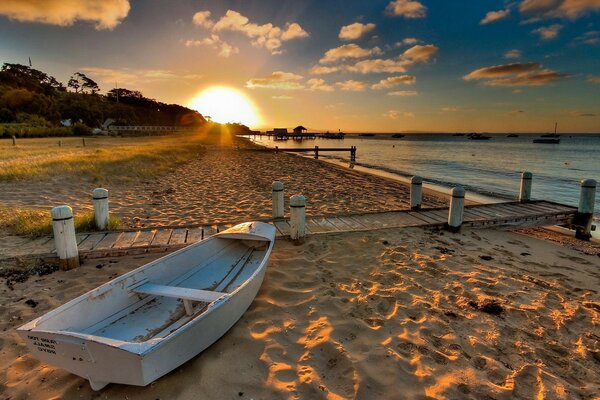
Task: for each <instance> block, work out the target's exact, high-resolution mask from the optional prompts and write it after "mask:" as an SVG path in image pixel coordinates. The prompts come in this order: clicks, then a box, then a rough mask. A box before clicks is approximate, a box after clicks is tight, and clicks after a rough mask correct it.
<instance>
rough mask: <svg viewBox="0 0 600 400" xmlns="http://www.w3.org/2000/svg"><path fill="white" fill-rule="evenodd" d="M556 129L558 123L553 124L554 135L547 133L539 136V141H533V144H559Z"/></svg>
mask: <svg viewBox="0 0 600 400" xmlns="http://www.w3.org/2000/svg"><path fill="white" fill-rule="evenodd" d="M557 127H558V123H557V122H555V123H554V133H547V134H545V135H540V138H539V139H533V143H544V144H559V143H560V135H558V134H556V128H557Z"/></svg>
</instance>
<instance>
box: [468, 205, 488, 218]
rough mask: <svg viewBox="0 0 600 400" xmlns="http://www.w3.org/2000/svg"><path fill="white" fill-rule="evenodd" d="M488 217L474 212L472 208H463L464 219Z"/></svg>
mask: <svg viewBox="0 0 600 400" xmlns="http://www.w3.org/2000/svg"><path fill="white" fill-rule="evenodd" d="M486 219H488V217H484V216H482V215H481V214H479V213H475V212H473V211H472V210H470V209H468V208H465V217H464V220H465V221H483V220H486Z"/></svg>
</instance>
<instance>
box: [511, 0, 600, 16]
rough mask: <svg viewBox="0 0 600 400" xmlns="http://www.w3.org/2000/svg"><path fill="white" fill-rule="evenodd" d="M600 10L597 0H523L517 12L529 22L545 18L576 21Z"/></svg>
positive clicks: (599, 2)
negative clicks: (528, 19)
mask: <svg viewBox="0 0 600 400" xmlns="http://www.w3.org/2000/svg"><path fill="white" fill-rule="evenodd" d="M598 10H600V1H598V0H523V1H522V2H521V4H519V11H520V12H521V14H522V15H523V16H525V17H528V18H530V20H533V21H535V20H540V19H547V18H569V19H577V18H579V17H581V16H583V15H586V14H588V13H590V12H594V11H598Z"/></svg>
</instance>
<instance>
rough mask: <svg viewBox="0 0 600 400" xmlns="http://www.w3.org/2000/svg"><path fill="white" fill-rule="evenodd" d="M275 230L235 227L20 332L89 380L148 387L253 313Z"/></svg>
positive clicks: (50, 358)
mask: <svg viewBox="0 0 600 400" xmlns="http://www.w3.org/2000/svg"><path fill="white" fill-rule="evenodd" d="M274 242H275V228H274V227H273V226H272V225H269V224H266V223H263V222H248V223H244V224H240V225H236V226H234V227H233V228H231V229H228V230H226V231H223V232H221V233H218V234H216V235H214V236H212V237H210V238H208V239H206V240H203V241H201V242H198V243H195V244H193V245H190V246H188V247H185V248H183V249H181V250H179V251H176V252H174V253H172V254H169V255H167V256H165V257H162V258H160V259H158V260H155V261H153V262H151V263H149V264H146V265H144V266H142V267H140V268H137V269H135V270H133V271H131V272H129V273H127V274H125V275H123V276H121V277H119V278H116V279H114V280H112V281H110V282H107V283H106V284H104V285H102V286H100V287H98V288H96V289H94V290H92V291H90V292H88V293H86V294H84V295H82V296H79V297H77V298H76V299H74V300H72V301H70V302H68V303H66V304H64V305H62V306H60V307H58V308H56V309H54V310H52V311H50V312H49V313H47V314H45V315H43V316H41V317H39V318H37V319H35V320H33V321H31V322H29V323H27V324H25V325H23V326H21V327H20V328H18V329H17V331H18V333H19V335H20V336H21V337H22V338H23V339H24V340H25V341H26V342H27V346H28V347H29V349H30V351H31V352H32V353H33V355H34V356H35V357H36V358H38V359H40V360H41V361H43V362H47V363H49V364H52V365H55V366H58V367H60V368H63V369H66V370H67V371H69V372H72V373H73V374H76V375H79V376H81V377H83V378H85V379H87V380H89V382H90V385H91V387H92V389H94V390H100V389H102V388H103V387H104V386H106V385H107V384H108V383H111V382H114V383H124V384H128V385H139V386H145V385H147V384H149V383H151V382H152V381H154V380H156V379H157V378H159V377H161V376H163V375H165V374H166V373H168V372H169V371H171V370H173V369H174V368H176V367H178V366H179V365H181V364H183V363H184V362H186V361H188V360H189V359H191V358H192V357H194V356H196V355H197V354H198V353H200V352H201V351H203V350H204V349H206V348H207V347H209V346H210V345H211V344H213V343H214V342H215V341H216V340H218V339H219V338H220V337H221V336H222V335H223V334H225V332H227V331H228V330H229V328H231V327H232V326H233V325H234V324H235V323H236V322H237V320H238V319H240V317H241V316H242V315H243V314H244V312H245V311H246V309H247V308H248V307H249V306H250V304H251V303H252V301H253V300H254V297H256V294H257V293H258V290H259V289H260V286H261V284H262V281H263V277H264V275H265V270H266V265H267V261H268V259H269V256H270V254H271V250H272V249H273V243H274Z"/></svg>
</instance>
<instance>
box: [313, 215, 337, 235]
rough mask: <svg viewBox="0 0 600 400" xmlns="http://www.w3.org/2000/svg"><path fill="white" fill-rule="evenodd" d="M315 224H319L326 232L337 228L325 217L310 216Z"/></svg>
mask: <svg viewBox="0 0 600 400" xmlns="http://www.w3.org/2000/svg"><path fill="white" fill-rule="evenodd" d="M310 220H311V221H312V223H313V224H314V225H317V226H319V227H320V228H321V230H322V231H324V232H335V231H337V229H336V228H335V226H333V225H332V224H331V223H329V222H328V221H327V220H326V219H325V218H310Z"/></svg>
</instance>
